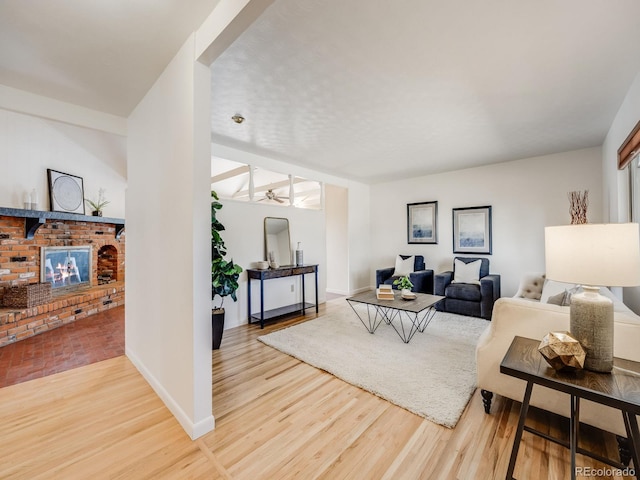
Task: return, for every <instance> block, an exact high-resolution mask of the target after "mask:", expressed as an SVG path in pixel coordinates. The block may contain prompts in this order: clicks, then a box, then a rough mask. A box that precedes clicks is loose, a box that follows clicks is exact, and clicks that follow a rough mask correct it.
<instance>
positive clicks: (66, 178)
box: [47, 168, 84, 215]
mask: <svg viewBox="0 0 640 480" xmlns="http://www.w3.org/2000/svg"><path fill="white" fill-rule="evenodd" d="M47 176H48V179H49V202H50V205H51V211H52V212H66V213H79V214H81V215H84V186H83V183H82V177H76V176H75V175H69V174H68V173H62V172H58V171H57V170H51V169H50V168H48V169H47Z"/></svg>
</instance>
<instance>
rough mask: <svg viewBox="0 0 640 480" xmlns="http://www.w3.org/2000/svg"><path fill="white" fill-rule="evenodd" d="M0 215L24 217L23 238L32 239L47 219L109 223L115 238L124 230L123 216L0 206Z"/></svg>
mask: <svg viewBox="0 0 640 480" xmlns="http://www.w3.org/2000/svg"><path fill="white" fill-rule="evenodd" d="M0 215H1V216H5V217H19V218H24V238H27V239H33V236H34V235H35V233H36V230H38V228H40V226H42V225H44V224H45V223H46V222H47V220H73V221H76V222H93V223H111V224H114V225H115V226H116V239H119V238H120V235H122V232H123V231H124V219H123V218H111V217H94V216H92V215H80V214H78V213H66V212H45V211H41V210H25V209H22V208H8V207H0Z"/></svg>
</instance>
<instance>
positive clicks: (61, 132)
mask: <svg viewBox="0 0 640 480" xmlns="http://www.w3.org/2000/svg"><path fill="white" fill-rule="evenodd" d="M14 107H16V105H14ZM47 168H51V169H53V170H58V171H61V172H64V173H69V174H72V175H76V176H79V177H82V178H83V184H84V195H85V197H86V198H90V199H94V198H95V199H97V196H98V189H100V188H104V189H106V197H107V199H108V200H109V201H110V202H111V203H110V204H109V205H107V206H106V207H105V208H104V215H105V216H107V217H116V218H124V215H125V205H124V202H125V190H126V187H127V180H126V176H127V173H126V139H125V137H123V136H120V135H115V134H113V133H107V132H102V131H98V130H93V129H89V128H84V127H79V126H75V125H70V124H67V123H62V122H58V121H53V120H46V119H44V118H40V117H35V116H32V115H27V114H22V113H15V112H11V111H7V110H3V109H0V171H1V172H3V174H2V175H1V176H0V206H3V207H13V208H23V201H22V200H23V193H24V192H30V191H31V190H32V189H34V188H35V189H36V192H37V193H38V204H39V207H38V208H39V210H49V185H48V181H47ZM86 212H87V214H90V208H89V207H88V206H86Z"/></svg>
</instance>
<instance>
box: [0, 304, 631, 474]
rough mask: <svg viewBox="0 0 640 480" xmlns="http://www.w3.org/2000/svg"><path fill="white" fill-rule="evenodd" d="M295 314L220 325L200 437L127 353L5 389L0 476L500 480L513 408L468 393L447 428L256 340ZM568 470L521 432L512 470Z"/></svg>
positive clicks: (610, 442) (552, 425) (587, 439)
mask: <svg viewBox="0 0 640 480" xmlns="http://www.w3.org/2000/svg"><path fill="white" fill-rule="evenodd" d="M332 308H337V307H336V306H335V305H333V304H332V303H331V302H329V303H328V304H326V306H323V307H322V308H321V312H320V313H321V314H322V313H323V312H324V311H325V310H327V311H328V310H330V309H332ZM308 318H309V316H307V319H308ZM299 321H304V319H293V320H289V321H286V322H280V323H276V324H272V325H269V326H267V327H266V328H265V329H264V330H260V328H259V327H258V326H255V325H252V326H242V327H238V328H234V329H231V330H227V331H226V332H225V336H224V338H223V341H222V348H221V349H220V350H218V351H215V352H213V363H214V366H213V409H214V416H215V418H216V429H215V430H214V431H213V432H210V433H208V434H207V435H205V436H204V437H202V438H200V439H198V440H196V441H191V440H190V439H189V438H188V437H187V435H186V434H185V433H184V432H183V430H182V429H181V427H180V426H179V425H178V423H177V422H176V421H175V419H174V418H173V417H172V416H171V414H170V413H169V411H168V410H167V409H166V408H165V407H164V405H163V404H162V402H161V401H160V400H159V399H158V398H157V397H156V395H155V394H154V392H153V391H152V389H151V388H150V387H149V386H148V384H147V383H146V382H145V381H144V379H143V378H142V377H141V376H140V375H139V374H138V372H137V371H136V369H135V368H134V367H133V366H132V364H131V363H130V362H129V361H128V360H127V359H126V358H125V357H118V358H113V359H110V360H106V361H103V362H100V363H96V364H92V365H88V366H85V367H81V368H78V369H74V370H70V371H67V372H63V373H59V374H56V375H53V376H49V377H45V378H41V379H36V380H31V381H29V382H25V383H21V384H17V385H12V386H9V387H6V388H3V389H0V405H1V406H2V407H1V408H0V432H1V433H0V439H1V442H0V444H1V445H2V453H1V454H0V478H2V479H9V478H11V479H52V478H53V479H76V478H78V479H84V478H92V479H103V478H105V479H107V478H108V479H120V478H122V479H158V478H166V479H190V478H194V479H198V478H202V479H217V478H223V479H234V480H235V479H237V480H240V479H252V480H255V479H293V478H295V479H315V478H321V479H491V478H504V476H505V472H506V469H507V464H508V460H509V454H510V450H511V444H512V441H513V434H514V430H515V426H516V423H517V417H518V409H519V403H517V402H512V401H511V400H506V399H502V398H500V397H498V398H496V400H495V401H494V405H493V408H492V414H491V415H486V414H485V413H484V411H483V409H482V402H481V400H480V395H479V392H476V393H475V394H474V396H473V398H472V399H471V401H470V403H469V405H468V407H467V409H466V411H465V413H464V414H463V417H462V418H461V420H460V422H459V423H458V425H457V426H456V428H455V429H453V430H450V429H447V428H445V427H441V426H438V425H436V424H434V423H431V422H429V421H427V420H424V419H422V418H421V417H418V416H416V415H414V414H412V413H409V412H407V411H405V410H403V409H402V408H399V407H396V406H394V405H392V404H390V403H388V402H386V401H385V400H382V399H380V398H378V397H376V396H374V395H371V394H369V393H367V392H365V391H363V390H361V389H359V388H357V387H353V386H351V385H349V384H347V383H345V382H343V381H341V380H338V379H336V378H335V377H333V376H332V375H329V374H327V373H325V372H322V371H320V370H317V369H315V368H313V367H311V366H309V365H306V364H304V363H302V362H300V361H298V360H295V359H293V358H292V357H289V356H287V355H284V354H282V353H280V352H278V351H276V350H274V349H272V348H270V347H267V346H265V345H263V344H262V343H261V342H258V341H257V340H256V337H257V336H259V335H262V334H265V333H268V332H270V331H273V330H276V329H279V328H282V327H285V326H288V325H291V324H294V323H297V322H299ZM534 414H535V415H534V417H533V419H532V420H531V421H530V422H529V423H530V424H531V425H534V426H536V427H537V428H539V429H542V430H545V431H547V432H550V433H552V434H554V435H563V434H564V435H565V436H566V433H567V432H568V425H567V422H566V421H564V420H563V419H559V418H558V417H555V416H551V415H547V414H544V413H542V412H534ZM582 440H584V445H585V446H587V447H588V448H591V449H594V450H596V451H598V452H600V453H602V454H607V455H615V454H616V451H617V445H616V441H615V438H614V437H613V435H609V434H602V433H600V432H597V431H594V430H592V429H585V432H584V433H583V438H582ZM568 465H569V455H568V451H566V450H565V449H564V448H562V447H559V446H557V445H553V444H549V442H546V441H544V440H542V439H540V438H537V437H534V436H532V435H530V434H527V433H525V435H524V439H523V444H522V447H521V450H520V455H519V457H518V463H517V466H516V472H515V476H516V478H518V479H520V480H526V479H536V480H537V479H542V478H548V479H564V478H569V466H568ZM578 465H579V466H581V467H592V468H607V467H606V466H605V465H602V464H599V463H597V462H594V461H592V460H591V459H588V458H586V457H583V456H580V455H579V456H578ZM590 478H615V479H620V478H631V477H618V476H611V475H609V476H606V475H604V476H602V475H601V476H592V477H590Z"/></svg>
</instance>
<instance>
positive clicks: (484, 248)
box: [453, 207, 491, 255]
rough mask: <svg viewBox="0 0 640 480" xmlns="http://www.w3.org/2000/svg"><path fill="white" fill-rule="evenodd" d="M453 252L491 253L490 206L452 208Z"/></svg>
mask: <svg viewBox="0 0 640 480" xmlns="http://www.w3.org/2000/svg"><path fill="white" fill-rule="evenodd" d="M453 253H478V254H488V255H491V207H468V208H454V209H453Z"/></svg>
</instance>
